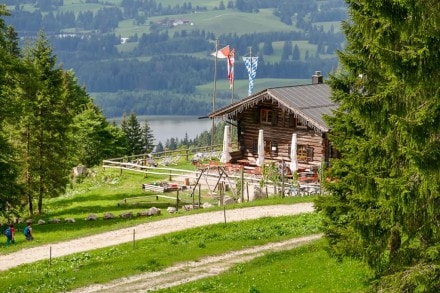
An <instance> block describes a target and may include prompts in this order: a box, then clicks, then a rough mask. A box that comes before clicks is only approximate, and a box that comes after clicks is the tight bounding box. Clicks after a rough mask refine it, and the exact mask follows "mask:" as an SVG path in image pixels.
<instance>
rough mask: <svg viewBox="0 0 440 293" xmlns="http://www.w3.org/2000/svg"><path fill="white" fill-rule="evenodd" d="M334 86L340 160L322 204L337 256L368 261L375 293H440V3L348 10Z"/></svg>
mask: <svg viewBox="0 0 440 293" xmlns="http://www.w3.org/2000/svg"><path fill="white" fill-rule="evenodd" d="M347 3H348V11H349V15H350V17H351V19H350V20H349V21H347V22H345V23H344V24H343V30H344V32H345V35H346V38H347V47H346V48H345V49H344V50H343V51H342V52H339V58H340V63H341V69H340V70H339V71H338V72H336V73H335V74H334V75H333V76H332V77H331V80H330V85H331V87H332V90H333V94H332V95H333V99H334V100H335V101H336V102H338V103H339V105H340V106H339V109H338V110H337V111H335V113H334V115H333V116H332V117H329V118H328V122H329V125H330V126H331V129H332V130H331V136H330V140H331V142H332V144H333V146H334V147H335V148H336V149H337V150H338V151H339V152H340V159H337V160H334V161H332V162H331V166H330V169H329V172H328V174H327V176H328V177H327V178H328V180H329V181H330V183H328V184H326V189H327V190H328V191H329V193H330V196H325V197H322V198H320V199H319V200H318V201H317V203H316V204H317V208H318V211H320V212H321V213H322V214H323V216H324V231H325V235H326V238H327V240H328V243H329V245H330V248H331V251H332V254H333V255H335V256H338V257H341V258H343V257H347V256H349V257H356V258H359V259H361V260H364V261H365V262H366V263H367V264H368V265H369V267H370V268H371V269H372V270H373V272H374V273H375V276H376V277H377V279H378V281H377V282H375V284H376V285H375V287H374V289H373V291H376V292H377V291H381V292H415V291H420V292H421V291H423V292H439V291H440V246H439V243H440V221H439V220H440V216H439V215H440V197H439V195H440V172H439V170H440V129H439V128H440V124H439V121H440V102H439V101H440V91H439V88H440V80H439V78H438V77H439V75H440V70H439V69H438V64H439V60H440V42H439V38H440V34H439V30H440V22H438V21H437V20H439V15H440V3H439V2H438V1H436V0H427V1H417V0H409V1H383V0H381V1H375V0H360V1H357V0H356V1H354V0H348V1H347Z"/></svg>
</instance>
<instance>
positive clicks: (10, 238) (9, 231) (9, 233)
mask: <svg viewBox="0 0 440 293" xmlns="http://www.w3.org/2000/svg"><path fill="white" fill-rule="evenodd" d="M14 234H15V228H14V225H13V224H10V225H9V227H8V228H6V230H5V236H6V244H5V246H9V244H10V243H12V244H14V243H15V238H14Z"/></svg>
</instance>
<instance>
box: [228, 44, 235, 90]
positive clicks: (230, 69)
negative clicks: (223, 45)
mask: <svg viewBox="0 0 440 293" xmlns="http://www.w3.org/2000/svg"><path fill="white" fill-rule="evenodd" d="M234 63H235V50H234V49H232V51H231V52H229V55H228V79H229V87H230V88H231V89H232V87H233V86H234Z"/></svg>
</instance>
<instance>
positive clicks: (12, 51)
mask: <svg viewBox="0 0 440 293" xmlns="http://www.w3.org/2000/svg"><path fill="white" fill-rule="evenodd" d="M5 15H8V13H7V11H6V8H5V6H4V5H0V64H1V65H0V105H1V106H0V190H1V192H0V214H3V216H5V217H6V218H7V217H8V216H9V212H11V208H13V207H15V206H17V205H18V203H19V202H20V194H21V186H20V184H19V172H20V166H19V165H18V164H17V162H18V157H17V153H16V151H15V149H14V147H13V145H12V144H11V142H10V141H8V137H9V135H8V132H9V130H8V129H6V128H5V123H6V122H7V121H8V120H10V121H15V119H16V116H17V103H16V102H15V101H14V96H15V95H16V93H15V88H16V81H17V80H18V76H19V75H20V74H19V72H20V71H21V68H22V65H21V62H20V60H19V54H20V52H19V50H17V48H18V43H17V37H16V34H15V32H14V30H13V29H12V28H10V27H7V26H6V25H5V23H4V21H3V19H2V18H1V17H3V16H5Z"/></svg>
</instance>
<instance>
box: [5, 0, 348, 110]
mask: <svg viewBox="0 0 440 293" xmlns="http://www.w3.org/2000/svg"><path fill="white" fill-rule="evenodd" d="M5 2H6V3H5V4H6V5H7V8H8V9H9V11H10V12H11V16H10V17H8V18H6V22H7V23H9V24H11V25H13V26H14V27H15V29H16V30H17V32H18V37H19V38H20V39H22V40H23V42H22V43H23V45H24V44H25V43H26V41H27V40H28V39H29V38H33V37H35V36H36V35H37V34H38V33H39V31H43V32H44V33H45V35H46V36H47V37H48V38H49V40H50V41H51V44H52V45H53V47H54V52H55V54H56V55H57V57H58V62H59V63H60V64H62V66H63V67H64V68H65V69H70V68H71V69H73V70H74V72H75V73H76V75H77V77H78V79H79V81H80V83H81V84H83V85H84V86H85V87H86V89H87V91H88V92H91V93H93V96H94V97H95V100H96V102H97V104H99V105H100V106H101V107H102V109H103V111H104V113H105V114H106V116H108V117H115V116H121V115H122V113H123V112H131V111H135V112H136V114H138V115H164V114H167V115H169V114H175V115H203V114H206V113H207V112H209V111H210V110H211V109H212V102H211V99H212V88H213V86H212V83H213V79H214V71H215V70H214V68H215V62H214V59H215V58H213V57H212V56H211V55H210V53H212V52H213V51H215V48H216V40H218V46H219V48H221V47H224V46H226V45H230V46H231V48H234V49H235V51H236V55H235V60H236V63H235V80H236V84H237V86H236V89H237V90H236V91H234V99H235V100H237V99H241V98H243V97H245V96H246V95H247V84H248V81H247V79H248V76H247V71H246V68H245V66H244V62H243V61H242V60H241V57H243V56H249V55H250V54H252V56H258V57H259V62H258V68H257V81H256V83H258V81H259V80H260V79H265V80H268V81H270V80H275V79H289V80H294V79H300V80H304V79H306V80H308V79H309V78H310V76H311V74H312V73H313V72H314V71H315V70H320V71H321V72H322V73H323V74H324V75H326V74H328V73H329V72H331V71H332V70H335V69H336V67H337V58H336V55H335V50H337V49H339V48H341V47H342V46H343V43H344V37H343V35H342V34H341V32H340V29H339V27H340V21H341V20H343V19H345V18H346V12H345V4H344V1H343V0H323V1H308V2H307V3H304V2H303V1H299V0H289V1H287V0H286V1H258V4H256V1H244V0H241V1H240V0H237V1H228V2H225V1H199V0H197V1H189V2H183V3H182V2H181V1H178V0H157V1H147V0H137V1H135V0H122V1H115V0H110V1H99V0H87V1H81V0H65V1H58V0H46V1H35V0H28V1H13V0H7V1H5ZM217 76H218V88H219V91H218V92H217V95H218V99H217V103H218V106H223V105H225V104H227V103H229V102H230V100H231V92H230V90H229V85H228V81H227V78H226V76H227V67H226V62H225V60H219V61H218V66H217ZM268 84H271V83H270V82H269V83H268ZM274 84H279V83H277V82H276V81H275V82H274ZM206 87H210V91H206V90H201V88H206ZM259 89H262V88H255V90H259ZM183 101H185V103H183ZM115 104H117V105H118V107H114V105H115ZM183 104H186V105H191V106H189V107H181V106H179V105H183ZM173 105H175V106H173ZM170 106H171V107H170ZM170 108H171V109H174V110H173V113H169V111H170V110H169V109H170Z"/></svg>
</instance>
